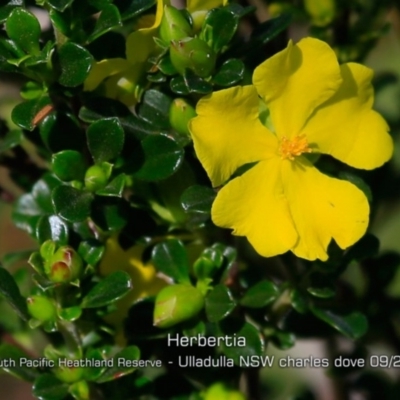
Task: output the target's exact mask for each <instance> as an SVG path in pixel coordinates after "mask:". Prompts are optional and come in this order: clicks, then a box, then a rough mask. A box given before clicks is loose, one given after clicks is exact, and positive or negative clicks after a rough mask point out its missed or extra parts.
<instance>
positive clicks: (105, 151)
mask: <svg viewBox="0 0 400 400" xmlns="http://www.w3.org/2000/svg"><path fill="white" fill-rule="evenodd" d="M124 139H125V135H124V130H123V129H122V127H121V124H120V123H119V121H118V118H105V119H101V120H99V121H96V122H94V123H93V124H92V125H90V126H89V128H88V130H87V140H88V146H89V150H90V153H91V154H92V156H93V159H94V160H95V162H96V163H101V162H104V161H109V160H112V159H114V158H115V157H117V156H118V155H119V153H120V152H121V150H122V147H123V145H124Z"/></svg>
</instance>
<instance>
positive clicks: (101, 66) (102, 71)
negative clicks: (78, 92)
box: [84, 58, 129, 91]
mask: <svg viewBox="0 0 400 400" xmlns="http://www.w3.org/2000/svg"><path fill="white" fill-rule="evenodd" d="M127 69H129V63H128V61H126V60H125V59H123V58H111V59H109V60H102V61H99V62H97V63H96V64H94V65H93V67H92V69H91V70H90V73H89V76H88V77H87V78H86V80H85V84H84V90H87V91H91V90H94V89H96V88H97V86H99V85H100V83H101V82H103V80H104V79H106V78H107V77H109V76H113V75H116V74H119V73H120V72H123V71H126V70H127Z"/></svg>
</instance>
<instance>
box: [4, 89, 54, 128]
mask: <svg viewBox="0 0 400 400" xmlns="http://www.w3.org/2000/svg"><path fill="white" fill-rule="evenodd" d="M50 104H51V99H50V97H48V96H43V97H40V98H38V99H34V100H28V101H24V102H23V103H19V104H17V105H16V106H15V107H14V108H13V110H12V112H11V119H12V121H13V122H14V123H15V124H16V125H18V126H19V127H20V128H22V129H26V130H28V131H33V129H34V128H35V127H36V125H37V124H38V123H40V122H41V119H40V120H39V121H37V120H36V118H35V117H36V116H37V115H39V114H40V112H41V111H42V110H45V109H46V106H49V105H50Z"/></svg>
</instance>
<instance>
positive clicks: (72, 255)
mask: <svg viewBox="0 0 400 400" xmlns="http://www.w3.org/2000/svg"><path fill="white" fill-rule="evenodd" d="M82 266H83V262H82V259H81V257H80V256H79V254H78V253H77V252H76V251H75V250H74V249H73V248H72V247H69V246H62V247H60V248H59V249H58V250H57V251H56V252H55V253H54V255H53V256H52V257H51V258H50V260H48V262H47V263H46V273H47V276H48V278H49V279H50V280H51V281H53V282H60V283H66V282H71V281H73V280H75V279H77V278H79V276H80V274H81V272H82Z"/></svg>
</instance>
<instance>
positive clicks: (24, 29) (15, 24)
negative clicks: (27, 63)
mask: <svg viewBox="0 0 400 400" xmlns="http://www.w3.org/2000/svg"><path fill="white" fill-rule="evenodd" d="M6 31H7V35H8V37H9V38H10V39H11V40H13V41H14V42H15V43H16V44H17V45H18V46H19V47H20V48H21V49H23V50H24V51H25V52H27V53H31V54H37V53H39V51H40V47H39V38H40V24H39V21H38V20H37V18H36V17H35V16H34V15H33V14H31V13H30V12H29V11H27V10H25V9H24V8H22V7H18V8H15V9H14V10H13V11H12V12H11V14H10V15H9V17H8V18H7V21H6Z"/></svg>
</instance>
